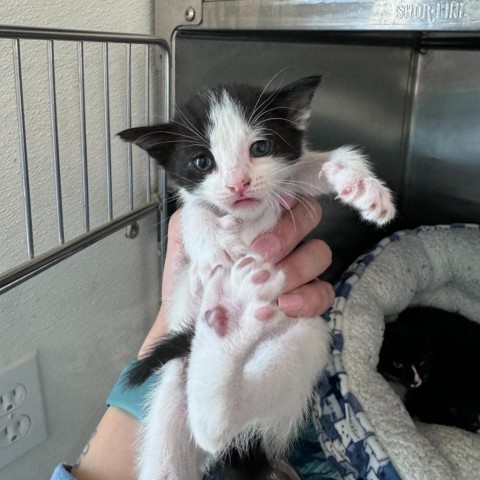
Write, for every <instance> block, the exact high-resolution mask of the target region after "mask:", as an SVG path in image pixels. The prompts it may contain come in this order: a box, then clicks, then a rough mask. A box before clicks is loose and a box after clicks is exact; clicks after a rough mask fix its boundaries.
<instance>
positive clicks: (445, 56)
mask: <svg viewBox="0 0 480 480" xmlns="http://www.w3.org/2000/svg"><path fill="white" fill-rule="evenodd" d="M405 213H406V214H407V218H408V223H409V224H411V225H418V224H421V223H424V224H435V223H449V222H475V223H480V51H478V50H477V51H473V50H470V51H468V50H467V51H459V50H455V51H452V50H448V51H446V50H433V51H427V52H426V53H425V54H424V55H422V56H421V58H420V62H419V70H418V78H417V85H416V91H415V100H414V105H413V117H412V131H411V142H410V154H409V162H408V168H407V195H406V209H405Z"/></svg>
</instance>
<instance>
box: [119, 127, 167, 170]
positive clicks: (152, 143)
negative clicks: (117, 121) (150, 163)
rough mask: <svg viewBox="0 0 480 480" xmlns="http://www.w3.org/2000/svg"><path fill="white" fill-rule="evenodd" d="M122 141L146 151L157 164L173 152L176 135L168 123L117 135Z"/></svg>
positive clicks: (128, 130) (124, 131)
mask: <svg viewBox="0 0 480 480" xmlns="http://www.w3.org/2000/svg"><path fill="white" fill-rule="evenodd" d="M117 135H118V136H119V137H120V138H121V139H122V140H125V141H126V142H130V143H133V144H134V145H137V146H139V147H140V148H143V150H146V151H147V152H148V153H149V154H150V155H151V156H152V157H153V158H154V159H155V160H157V161H158V162H159V163H162V161H163V160H164V159H165V158H166V156H167V155H168V154H169V153H170V152H171V151H172V150H173V148H174V147H175V143H176V138H175V137H176V135H175V134H174V132H173V127H172V125H171V124H169V123H165V124H162V125H152V126H148V127H135V128H129V129H127V130H123V131H122V132H119V133H118V134H117Z"/></svg>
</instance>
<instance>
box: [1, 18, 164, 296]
mask: <svg viewBox="0 0 480 480" xmlns="http://www.w3.org/2000/svg"><path fill="white" fill-rule="evenodd" d="M0 58H1V64H2V70H1V71H0V81H1V82H2V84H3V88H4V89H6V90H7V95H6V96H5V97H4V98H3V99H0V111H1V112H2V130H3V132H2V136H1V137H2V138H1V140H0V157H1V163H2V168H3V174H2V177H1V180H0V201H1V203H2V211H3V212H4V214H3V215H5V218H2V231H1V233H0V239H1V242H0V243H1V244H2V246H3V248H0V294H1V293H3V292H5V291H7V290H9V289H11V288H13V287H14V286H15V285H18V284H19V283H21V282H23V281H25V280H26V279H28V278H30V277H31V276H33V275H35V274H37V273H39V272H41V271H43V270H45V269H46V268H48V267H50V266H51V265H54V264H56V263H58V262H59V261H61V260H62V259H63V258H66V257H68V256H70V255H72V254H74V253H75V252H77V251H79V250H81V249H83V248H85V247H86V246H88V245H90V244H92V243H94V242H96V241H98V240H99V239H101V238H104V237H105V236H107V235H109V234H110V233H112V232H114V231H117V230H118V229H120V228H122V227H127V228H128V230H127V235H129V236H131V237H132V238H133V237H134V236H135V232H136V225H135V221H136V220H138V219H139V218H142V217H143V216H145V215H147V214H149V213H151V212H152V211H154V210H158V211H159V215H160V216H163V215H164V212H165V208H164V207H165V205H164V202H165V196H164V176H163V172H161V171H160V172H159V171H158V168H156V167H155V166H154V165H152V163H151V161H150V158H149V157H148V156H147V155H146V154H143V153H141V152H140V151H137V150H139V149H135V148H132V145H131V144H128V145H127V144H123V143H122V142H121V141H120V140H119V139H118V138H117V137H116V135H115V134H116V133H117V132H118V131H120V130H122V129H125V128H129V127H131V126H135V125H145V124H152V123H159V122H161V121H165V120H166V118H167V115H168V113H167V112H168V98H169V53H168V48H167V46H166V43H165V42H164V41H162V40H160V39H158V38H156V37H152V36H144V35H116V34H109V33H96V32H95V33H93V32H74V31H58V30H44V29H22V28H13V27H0ZM2 184H3V185H2ZM158 223H159V226H160V231H159V241H160V250H161V252H163V251H164V239H165V232H164V231H163V228H164V221H163V218H161V219H160V221H159V222H158ZM160 258H163V255H160Z"/></svg>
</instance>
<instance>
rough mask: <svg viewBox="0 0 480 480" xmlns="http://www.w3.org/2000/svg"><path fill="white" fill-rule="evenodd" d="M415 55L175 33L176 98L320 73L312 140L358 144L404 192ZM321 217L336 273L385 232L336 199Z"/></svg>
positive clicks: (323, 144) (320, 144)
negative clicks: (220, 86)
mask: <svg viewBox="0 0 480 480" xmlns="http://www.w3.org/2000/svg"><path fill="white" fill-rule="evenodd" d="M415 59H416V54H415V53H413V51H412V50H411V49H410V48H407V47H401V46H397V47H396V46H389V47H378V46H372V45H338V44H322V43H307V42H294V41H290V42H289V41H285V39H284V41H282V42H278V41H262V40H248V39H245V38H243V39H241V40H239V41H236V40H235V39H233V38H232V37H225V38H216V37H212V38H205V37H201V36H198V37H195V36H193V35H192V34H191V32H190V35H187V34H185V35H182V34H178V35H177V38H176V56H175V61H176V77H175V81H176V89H177V90H176V93H177V103H179V104H181V103H182V102H183V101H184V100H185V99H186V98H187V97H188V96H190V95H191V94H192V93H193V92H195V91H196V90H198V89H199V88H200V87H202V86H205V85H216V84H219V83H227V82H228V83H232V82H233V83H242V82H244V83H245V82H246V83H250V84H256V85H261V86H263V85H265V84H266V83H267V82H268V81H269V80H271V79H272V77H274V76H275V75H277V74H279V72H281V73H280V74H279V75H278V77H277V78H276V79H275V80H274V82H273V83H274V84H278V82H282V83H283V84H286V83H288V82H289V81H292V80H295V79H298V78H300V77H302V76H306V75H313V74H322V75H323V82H322V86H321V88H320V89H319V91H318V92H317V94H316V96H315V98H314V101H313V104H312V120H311V128H310V135H309V138H310V143H311V145H312V147H314V148H316V149H320V150H328V149H332V148H335V147H338V146H340V145H344V144H353V145H359V146H361V147H362V148H363V149H364V151H365V152H366V153H368V155H369V156H370V157H371V159H372V162H373V163H374V165H375V169H376V170H377V172H378V174H379V175H380V176H381V177H382V178H383V179H385V180H386V181H387V182H388V184H389V185H390V186H391V187H392V189H393V190H394V191H395V192H396V194H397V196H398V197H399V199H401V197H402V193H403V183H404V172H405V150H404V149H405V141H406V131H405V125H406V126H407V127H408V124H405V116H406V115H408V114H409V102H410V91H409V89H410V80H411V79H410V75H411V72H412V65H414V64H415ZM322 204H323V207H324V219H323V221H322V222H321V225H320V227H319V228H318V229H317V230H316V231H315V233H314V234H315V235H316V236H319V237H321V238H324V239H326V240H327V241H328V243H329V244H330V245H331V246H332V248H333V250H334V256H335V259H336V262H337V265H336V269H335V271H337V272H338V271H340V270H341V269H342V268H344V267H345V266H346V265H347V264H348V263H349V262H350V261H352V260H353V259H354V258H355V257H356V256H357V255H358V254H359V253H361V251H363V250H364V249H365V248H366V247H367V246H368V245H369V244H371V243H372V242H373V241H375V240H377V239H379V238H381V237H383V236H385V235H386V233H387V232H388V231H391V230H392V229H394V228H396V226H391V227H390V229H389V230H384V229H376V228H374V227H371V226H368V225H366V224H365V223H362V222H360V221H359V219H358V216H357V214H356V213H355V212H353V211H352V210H350V209H349V208H347V207H343V206H341V205H339V203H338V202H337V201H333V200H329V199H323V200H322Z"/></svg>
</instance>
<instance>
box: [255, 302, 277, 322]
mask: <svg viewBox="0 0 480 480" xmlns="http://www.w3.org/2000/svg"><path fill="white" fill-rule="evenodd" d="M277 311H278V310H277V309H275V308H273V307H271V306H266V307H260V308H258V309H257V310H255V318H256V319H257V320H259V321H261V322H267V321H268V320H272V318H273V317H274V316H275V314H276V313H277Z"/></svg>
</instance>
